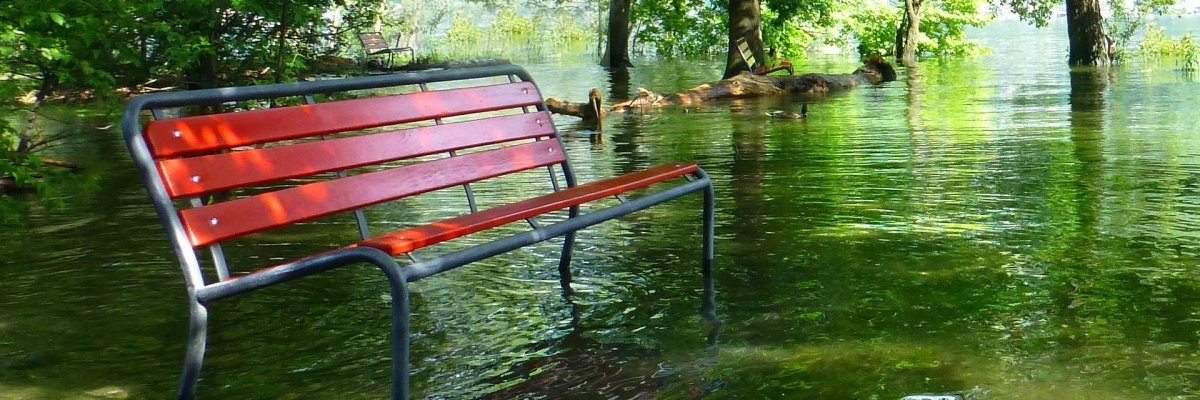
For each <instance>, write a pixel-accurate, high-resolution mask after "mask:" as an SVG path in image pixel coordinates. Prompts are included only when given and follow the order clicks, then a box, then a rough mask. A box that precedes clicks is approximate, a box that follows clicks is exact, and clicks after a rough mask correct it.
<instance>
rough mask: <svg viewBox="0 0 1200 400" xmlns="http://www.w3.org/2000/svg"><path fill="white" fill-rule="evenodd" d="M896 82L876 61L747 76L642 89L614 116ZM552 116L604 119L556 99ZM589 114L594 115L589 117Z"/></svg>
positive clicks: (551, 103)
mask: <svg viewBox="0 0 1200 400" xmlns="http://www.w3.org/2000/svg"><path fill="white" fill-rule="evenodd" d="M894 80H896V71H895V69H893V68H892V66H891V65H890V64H888V63H887V62H885V61H883V60H882V59H878V58H875V59H872V60H871V61H868V62H867V64H866V65H864V66H862V67H860V68H859V69H858V70H856V71H854V72H853V73H850V74H817V73H810V74H803V75H794V76H765V75H754V74H751V73H749V72H743V73H741V74H738V75H736V76H734V77H732V78H728V79H722V80H720V81H716V82H712V83H706V84H703V85H700V86H696V87H694V88H691V89H688V90H686V91H682V92H679V93H671V94H662V93H656V92H652V91H649V90H646V89H641V88H639V89H638V95H637V96H636V97H634V98H633V99H632V100H629V101H626V102H622V103H617V104H615V105H613V107H612V111H613V112H621V111H625V110H627V109H630V108H652V107H663V106H672V105H682V106H691V105H698V104H702V103H704V102H706V101H710V100H718V99H732V98H743V97H760V96H770V95H783V94H805V93H808V94H820V93H829V92H834V91H839V90H845V89H851V88H854V87H858V86H861V85H869V84H877V83H882V82H889V81H894ZM546 105H547V107H548V108H549V109H550V111H551V112H554V113H558V114H566V115H573V116H576V117H580V118H584V119H585V120H586V119H592V118H596V115H599V116H600V117H603V116H604V111H603V110H597V111H591V110H592V108H593V107H592V106H590V105H589V104H586V103H571V102H567V101H562V100H558V99H554V98H550V99H546ZM589 112H592V113H593V114H591V115H588V113H589Z"/></svg>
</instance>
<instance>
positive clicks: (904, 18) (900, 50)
mask: <svg viewBox="0 0 1200 400" xmlns="http://www.w3.org/2000/svg"><path fill="white" fill-rule="evenodd" d="M907 39H908V10H905V11H904V12H902V13H900V26H897V27H896V47H895V48H894V49H892V55H893V56H895V57H896V62H904V41H905V40H907Z"/></svg>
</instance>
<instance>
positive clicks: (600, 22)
mask: <svg viewBox="0 0 1200 400" xmlns="http://www.w3.org/2000/svg"><path fill="white" fill-rule="evenodd" d="M603 51H604V6H603V4H601V0H596V56H597V57H603V55H604V53H603Z"/></svg>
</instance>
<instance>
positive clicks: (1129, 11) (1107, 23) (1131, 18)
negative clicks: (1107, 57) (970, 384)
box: [1104, 0, 1175, 63]
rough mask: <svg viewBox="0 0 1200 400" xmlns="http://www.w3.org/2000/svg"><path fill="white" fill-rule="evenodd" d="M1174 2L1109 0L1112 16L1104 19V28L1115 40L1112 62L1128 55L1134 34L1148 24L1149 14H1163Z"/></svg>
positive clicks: (1167, 0)
mask: <svg viewBox="0 0 1200 400" xmlns="http://www.w3.org/2000/svg"><path fill="white" fill-rule="evenodd" d="M1174 3H1175V1H1174V0H1137V1H1135V2H1133V3H1128V2H1126V1H1124V0H1109V2H1108V4H1109V9H1111V10H1112V16H1111V17H1108V18H1106V19H1105V20H1104V29H1105V31H1107V32H1108V36H1109V38H1110V40H1112V41H1113V43H1112V45H1113V51H1114V52H1113V60H1112V62H1114V63H1119V62H1121V61H1123V60H1124V59H1125V58H1126V57H1127V56H1128V54H1129V50H1130V46H1132V43H1133V38H1134V36H1136V35H1137V33H1138V32H1140V31H1141V30H1142V29H1143V28H1145V27H1146V26H1147V24H1146V17H1147V16H1149V15H1151V14H1161V13H1162V12H1164V11H1166V9H1167V7H1168V6H1170V5H1172V4H1174Z"/></svg>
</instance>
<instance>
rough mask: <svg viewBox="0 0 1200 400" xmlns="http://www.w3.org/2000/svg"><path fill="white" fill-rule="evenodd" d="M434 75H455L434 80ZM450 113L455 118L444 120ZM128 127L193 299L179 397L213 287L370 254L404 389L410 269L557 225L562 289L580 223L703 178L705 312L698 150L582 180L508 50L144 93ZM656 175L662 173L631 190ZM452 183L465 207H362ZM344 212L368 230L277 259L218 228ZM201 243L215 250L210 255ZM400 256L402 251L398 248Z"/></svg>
mask: <svg viewBox="0 0 1200 400" xmlns="http://www.w3.org/2000/svg"><path fill="white" fill-rule="evenodd" d="M430 83H439V86H442V85H445V86H447V87H451V88H448V89H439V90H430V89H429V86H428V84H430ZM397 86H404V87H406V88H409V89H407V91H408V92H409V93H405V94H390V95H371V96H368V97H363V98H357V99H352V100H337V101H327V102H317V101H316V99H317V97H324V96H321V95H324V94H331V93H340V92H346V91H353V90H372V89H380V90H382V89H385V88H391V89H389V93H398V92H400V91H401V90H399V88H394V87H397ZM380 90H374V91H375V92H378V91H380ZM289 98H290V99H296V100H300V99H303V104H301V105H294V106H286V107H275V108H267V109H256V110H248V111H236V112H226V113H219V114H212V115H196V116H186V117H172V118H165V117H164V114H165V112H164V111H165V110H170V109H175V108H181V107H182V108H181V109H182V110H186V109H194V108H197V107H191V106H214V105H222V104H230V103H231V102H233V104H243V103H236V102H242V101H249V100H256V101H258V103H259V104H261V103H262V102H264V101H265V100H269V101H271V102H272V103H274V101H275V100H280V99H283V100H284V101H286V99H289ZM188 107H191V108H188ZM147 114H148V115H149V117H147ZM448 118H449V119H453V120H454V121H453V122H450V121H446V120H444V119H448ZM147 119H149V120H150V121H149V122H146V120H147ZM121 127H122V129H123V131H124V136H125V140H126V141H127V143H128V145H129V150H130V152H131V154H132V155H133V159H134V161H135V163H136V164H137V167H138V170H139V172H140V174H141V177H142V180H143V182H144V183H145V186H146V189H147V191H148V192H149V194H150V200H151V203H152V204H153V206H154V208H155V210H156V211H157V213H158V216H159V219H160V220H161V222H162V225H163V227H164V228H165V229H166V233H167V235H168V237H169V238H170V241H171V244H172V247H173V248H174V249H175V253H176V255H177V256H178V260H179V263H180V267H181V269H182V270H183V278H184V282H185V284H186V286H187V294H188V298H189V300H190V301H189V304H190V312H191V324H190V330H189V335H188V348H187V354H186V357H185V360H184V366H183V372H182V378H181V382H180V387H179V393H178V396H179V398H192V397H193V396H194V394H195V391H196V386H197V383H198V380H199V376H200V367H201V364H202V362H203V358H204V349H205V345H206V340H205V339H206V335H207V320H208V308H207V306H208V305H209V304H210V303H212V302H214V301H217V300H220V299H224V298H228V297H232V296H235V295H240V294H245V293H247V292H250V291H253V290H255V289H260V288H263V287H266V286H270V285H274V284H278V283H283V282H287V281H291V280H294V279H298V278H302V277H305V276H308V275H312V274H316V273H319V272H323V271H328V270H331V269H335V268H338V267H342V266H346V265H351V264H368V265H374V266H375V267H378V268H379V269H381V270H382V271H383V273H384V275H386V277H387V279H388V282H389V283H390V290H391V294H392V298H393V299H394V300H393V301H392V309H391V318H392V332H391V338H392V354H391V357H392V376H391V381H392V383H391V384H392V387H391V390H392V397H393V398H397V399H402V398H407V396H408V379H409V373H408V370H409V365H408V364H409V361H408V358H409V357H408V351H409V350H408V349H409V328H408V318H409V300H408V298H409V297H408V290H409V289H408V284H409V283H411V282H413V281H416V280H418V279H421V278H425V277H428V276H430V275H434V274H437V273H441V272H445V271H448V270H451V269H455V268H457V267H460V266H463V265H466V264H468V263H471V262H474V261H478V260H481V259H484V258H488V257H491V256H494V255H498V254H501V253H504V252H508V251H511V250H514V249H517V248H520V247H522V246H526V245H530V244H533V243H537V242H541V241H544V240H547V239H550V238H553V237H557V236H565V242H564V244H563V248H562V254H561V259H560V263H559V273H560V278H561V279H563V285H564V288H565V289H567V290H568V291H569V283H570V274H571V271H570V261H571V247H572V244H573V242H574V239H575V231H577V230H579V229H582V228H585V227H588V226H591V225H595V224H597V223H600V222H603V221H606V220H609V219H613V218H617V217H620V216H624V215H626V214H630V213H632V212H635V211H638V210H642V209H645V208H648V207H651V206H654V205H657V204H660V203H663V202H666V201H669V200H671V199H675V198H677V197H680V196H683V195H686V194H689V193H693V192H703V193H704V209H703V230H704V234H703V244H702V246H701V251H702V279H703V285H704V289H705V295H704V296H703V297H704V298H703V299H702V304H703V307H702V310H703V311H704V312H705V313H706V315H711V313H712V309H713V297H714V296H713V282H712V258H713V195H714V194H713V188H712V183H711V181H710V180H709V177H708V176H707V175H706V174H705V173H704V171H703V170H701V169H700V167H698V166H696V165H695V164H688V163H668V164H663V165H659V166H656V167H652V168H648V169H645V170H642V171H638V172H633V173H629V174H626V175H622V176H618V177H614V178H609V179H603V180H599V181H596V182H592V183H587V184H578V183H576V181H575V176H574V174H573V173H572V172H571V163H570V162H569V161H568V160H567V154H566V152H565V151H564V148H563V142H562V140H561V139H560V138H559V135H558V132H557V129H556V128H555V126H554V123H553V121H551V119H550V114H549V113H548V112H547V111H546V105H545V103H544V101H543V99H542V97H541V94H540V93H539V92H538V88H537V86H536V85H534V83H533V82H532V80H531V79H530V77H529V75H528V74H527V73H526V72H525V71H524V70H522V69H521V68H519V67H516V66H512V65H502V66H493V67H484V68H470V69H453V70H440V71H425V72H419V73H407V74H389V75H378V76H369V77H358V78H347V79H338V80H325V81H313V82H302V83H286V84H276V85H264V86H250V87H234V88H221V89H208V90H197V91H187V92H171V93H155V94H148V95H143V96H138V97H136V98H134V99H133V100H131V101H130V102H129V104H128V106H127V107H126V108H125V112H124V115H123V119H122V124H121ZM539 170H540V171H541V172H538V171H539ZM547 171H548V175H549V179H547V180H548V181H549V183H548V184H547V185H546V188H545V193H544V194H537V193H534V194H525V193H521V194H520V196H521V197H520V198H524V200H520V201H517V202H514V203H509V204H505V205H500V206H496V207H492V208H486V209H481V208H480V207H478V206H477V204H476V198H475V195H474V194H473V193H472V191H471V183H472V182H480V181H485V180H489V179H491V178H495V177H499V176H501V175H508V174H515V173H521V174H547ZM296 178H301V179H296ZM560 181H561V183H560ZM668 181H670V182H668ZM477 184H482V183H477ZM656 184H657V185H656ZM651 185H655V186H656V189H647V190H644V191H638V195H637V196H629V197H627V196H625V193H626V192H629V191H631V190H634V189H640V188H645V187H648V186H651ZM453 187H462V188H464V192H465V196H464V197H465V198H466V203H467V204H466V206H467V207H464V212H463V213H462V214H461V215H457V216H453V217H451V218H447V219H442V220H439V221H436V222H432V223H427V224H416V225H414V226H410V227H405V228H404V229H401V230H398V231H394V232H386V233H378V234H374V235H372V234H371V233H370V230H369V229H368V225H367V221H366V218H365V214H364V213H363V212H362V208H364V207H367V206H371V205H375V204H379V203H384V202H389V201H394V200H397V199H402V198H408V197H410V196H416V195H420V194H423V193H427V192H431V191H435V190H439V189H445V188H453ZM507 190H510V191H511V190H520V191H528V190H529V188H528V187H521V188H519V189H518V188H509V189H507ZM614 197H615V198H617V199H618V200H617V201H613V202H610V203H608V204H611V205H610V206H608V207H606V208H600V209H595V210H594V211H591V212H587V213H581V212H580V207H579V206H580V205H581V204H583V203H588V202H592V201H595V200H599V199H603V198H614ZM412 204H415V203H412V202H406V203H405V205H412ZM589 208H590V209H591V208H593V206H589ZM563 210H566V211H563ZM555 211H557V212H559V213H560V214H558V215H563V216H564V217H565V218H562V217H560V218H556V219H555V221H557V222H553V223H546V224H542V223H539V222H538V221H537V220H536V218H537V217H539V216H542V215H544V214H546V213H550V212H555ZM341 213H348V214H353V215H355V219H356V220H357V222H358V228H359V233H360V235H361V237H362V238H361V241H357V242H351V243H346V244H345V245H344V246H340V247H337V248H323V249H313V253H312V255H311V256H308V257H305V258H300V259H297V260H293V261H288V262H283V263H280V264H277V265H273V266H264V265H257V266H248V267H246V266H239V268H232V266H230V265H227V264H228V263H227V261H226V259H225V256H224V253H223V251H222V248H221V243H222V242H223V241H227V240H231V239H235V238H239V237H243V236H246V235H251V234H255V233H257V232H262V231H265V230H269V229H273V228H279V227H284V226H289V225H293V224H296V223H299V222H302V221H308V220H312V219H314V218H318V217H324V216H328V215H331V214H341ZM564 214H565V215H564ZM514 223H516V224H527V226H526V227H525V228H523V229H520V230H519V231H520V232H522V233H517V234H513V235H510V236H504V235H496V234H493V236H502V237H499V238H497V239H494V240H491V241H487V242H485V243H482V244H477V245H471V246H466V247H465V248H462V249H461V250H456V251H446V252H445V254H440V255H437V256H436V257H432V258H426V257H415V256H412V255H413V252H414V251H415V250H418V249H422V248H425V247H427V246H431V245H434V244H437V243H440V242H444V241H449V240H451V239H455V238H458V237H461V236H464V235H469V234H473V233H478V232H481V231H485V230H489V229H491V228H495V227H498V226H501V225H506V224H514ZM509 232H512V231H509ZM270 238H271V237H270V235H267V236H265V237H264V236H261V235H260V236H257V240H263V241H265V240H269V239H270ZM271 248H272V247H269V246H265V247H256V249H260V250H256V251H261V252H267V251H268V250H269V249H271ZM200 251H208V252H210V253H211V255H212V261H211V262H210V261H206V262H204V263H203V268H202V263H201V261H200V258H199V257H198V254H197V253H198V252H200ZM395 256H410V257H409V258H411V260H407V261H406V262H404V263H399V262H397V261H396V259H395V258H394V257H395ZM422 256H424V254H422ZM269 257H271V255H270V254H263V257H259V258H257V259H261V260H267V259H270V258H269ZM205 270H208V271H209V273H205V272H204V271H205Z"/></svg>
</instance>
